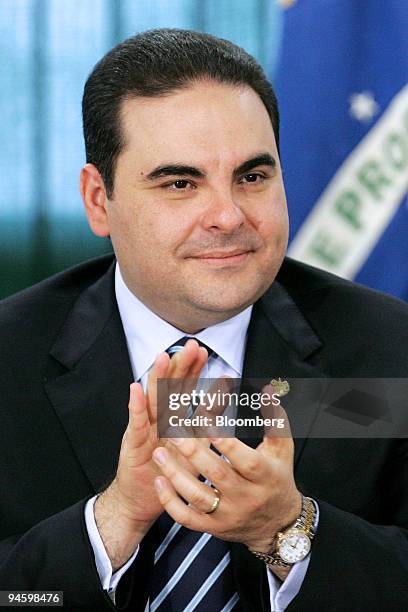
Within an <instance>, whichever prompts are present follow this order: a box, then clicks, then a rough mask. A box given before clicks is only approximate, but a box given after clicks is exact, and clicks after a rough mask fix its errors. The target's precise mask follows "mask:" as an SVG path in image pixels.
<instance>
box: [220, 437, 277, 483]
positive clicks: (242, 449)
mask: <svg viewBox="0 0 408 612" xmlns="http://www.w3.org/2000/svg"><path fill="white" fill-rule="evenodd" d="M210 441H211V444H212V445H213V446H214V447H215V448H216V449H217V450H218V451H219V452H220V453H222V454H223V455H224V457H226V458H227V459H228V461H229V463H230V466H231V468H233V469H234V470H235V471H236V472H238V474H239V475H240V476H242V477H243V478H245V479H246V480H249V481H251V482H261V481H262V480H263V479H264V478H265V477H266V476H267V473H268V471H267V464H266V461H265V458H264V457H263V456H262V454H261V453H259V452H258V451H257V450H256V449H253V448H251V447H250V446H247V445H246V444H244V443H243V442H241V441H240V440H237V438H210Z"/></svg>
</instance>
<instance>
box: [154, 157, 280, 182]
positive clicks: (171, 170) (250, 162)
mask: <svg viewBox="0 0 408 612" xmlns="http://www.w3.org/2000/svg"><path fill="white" fill-rule="evenodd" d="M257 166H269V167H270V168H275V167H276V160H275V159H274V158H273V157H272V155H270V154H269V153H262V154H261V155H256V156H255V157H252V158H251V159H247V160H246V161H244V162H243V163H242V164H241V165H240V166H238V168H236V169H235V170H234V177H237V176H239V175H241V174H245V172H249V171H250V170H253V169H254V168H256V167H257ZM165 176H192V177H193V178H204V177H205V172H203V171H202V170H200V169H199V168H195V167H194V166H186V165H184V164H171V165H166V166H158V167H157V168H154V170H152V171H151V172H149V174H147V175H146V179H147V180H149V181H154V180H156V179H158V178H162V177H165Z"/></svg>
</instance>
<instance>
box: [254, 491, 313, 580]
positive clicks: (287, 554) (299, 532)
mask: <svg viewBox="0 0 408 612" xmlns="http://www.w3.org/2000/svg"><path fill="white" fill-rule="evenodd" d="M315 517H316V508H315V505H314V503H313V500H312V499H310V497H305V496H304V495H302V510H301V513H300V515H299V517H298V518H297V519H296V521H295V522H294V523H293V525H291V526H290V527H288V528H287V529H285V530H284V531H279V532H278V533H277V534H276V538H275V549H274V550H273V551H272V552H271V553H269V554H266V553H261V552H258V551H254V550H252V551H251V552H252V553H253V554H254V555H255V556H256V557H258V559H261V560H262V561H264V562H265V563H266V564H267V565H270V566H275V567H283V568H290V567H292V565H293V564H294V563H298V562H299V561H302V559H304V558H305V557H306V555H308V553H309V551H310V548H311V543H312V540H313V538H314V522H315Z"/></svg>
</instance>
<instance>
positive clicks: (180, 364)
mask: <svg viewBox="0 0 408 612" xmlns="http://www.w3.org/2000/svg"><path fill="white" fill-rule="evenodd" d="M187 345H188V346H187ZM191 347H193V349H194V350H193V351H192V349H191ZM183 351H186V353H185V354H184V355H182V353H183ZM183 351H180V353H177V359H176V360H175V364H174V365H175V368H174V370H172V373H171V375H172V376H173V377H174V378H179V379H180V380H179V386H180V389H179V392H180V393H188V394H189V395H190V394H191V392H192V390H193V389H195V388H196V386H197V381H198V379H199V376H200V374H201V371H202V369H203V367H204V366H205V364H206V362H207V359H208V353H207V350H206V349H205V348H204V347H201V346H199V344H198V342H197V341H196V340H189V341H188V342H187V343H186V345H185V347H184V349H183ZM182 358H184V361H181V360H182ZM172 365H173V364H172ZM181 368H184V369H181ZM184 412H186V409H184Z"/></svg>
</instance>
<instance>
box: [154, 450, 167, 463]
mask: <svg viewBox="0 0 408 612" xmlns="http://www.w3.org/2000/svg"><path fill="white" fill-rule="evenodd" d="M153 459H154V460H155V462H156V463H158V464H159V465H164V464H165V463H166V461H167V457H166V451H165V450H164V448H157V449H156V450H155V451H154V453H153Z"/></svg>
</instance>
